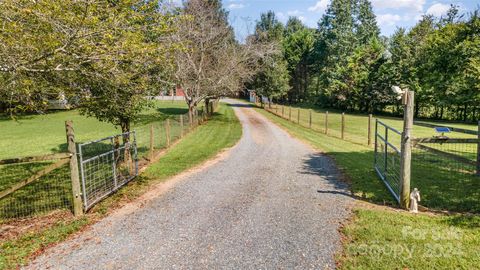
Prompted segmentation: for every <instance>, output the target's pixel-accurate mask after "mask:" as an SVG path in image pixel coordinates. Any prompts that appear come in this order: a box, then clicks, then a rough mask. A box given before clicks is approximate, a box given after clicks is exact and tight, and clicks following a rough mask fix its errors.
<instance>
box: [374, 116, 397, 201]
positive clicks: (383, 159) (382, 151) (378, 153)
mask: <svg viewBox="0 0 480 270" xmlns="http://www.w3.org/2000/svg"><path fill="white" fill-rule="evenodd" d="M401 138H402V133H401V132H400V131H398V130H396V129H394V128H392V127H390V126H388V125H386V124H385V123H383V122H381V121H379V120H378V119H377V120H376V122H375V155H374V166H375V171H376V172H377V174H378V176H379V177H380V179H382V181H383V182H384V183H385V185H386V186H387V188H388V190H389V191H390V193H392V195H393V197H395V199H396V200H397V202H400V185H401V183H400V180H401V179H400V169H401V168H400V161H401V146H400V142H401Z"/></svg>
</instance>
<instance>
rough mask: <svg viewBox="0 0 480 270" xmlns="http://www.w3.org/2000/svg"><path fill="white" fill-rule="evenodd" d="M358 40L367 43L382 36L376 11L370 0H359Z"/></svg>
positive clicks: (360, 42)
mask: <svg viewBox="0 0 480 270" xmlns="http://www.w3.org/2000/svg"><path fill="white" fill-rule="evenodd" d="M356 8H357V14H356V15H357V19H356V20H357V26H356V28H357V29H356V31H357V40H358V42H359V44H367V43H368V42H369V41H370V40H371V39H375V38H378V37H379V36H380V28H378V25H377V20H376V18H375V13H374V12H373V9H372V4H371V3H370V1H369V0H358V3H357V7H356Z"/></svg>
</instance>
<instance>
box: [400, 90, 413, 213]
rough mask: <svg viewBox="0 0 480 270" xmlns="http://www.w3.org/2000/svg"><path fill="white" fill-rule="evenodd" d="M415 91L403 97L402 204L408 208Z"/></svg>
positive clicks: (404, 207)
mask: <svg viewBox="0 0 480 270" xmlns="http://www.w3.org/2000/svg"><path fill="white" fill-rule="evenodd" d="M414 99H415V92H413V91H407V92H406V93H405V94H404V97H403V100H404V101H403V104H404V105H405V110H404V116H403V117H404V118H403V132H402V140H401V160H400V206H401V207H402V208H403V209H407V208H408V206H409V203H410V177H411V166H412V164H411V163H412V127H413V112H414V108H413V107H414V104H415V103H414Z"/></svg>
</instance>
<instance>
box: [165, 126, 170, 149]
mask: <svg viewBox="0 0 480 270" xmlns="http://www.w3.org/2000/svg"><path fill="white" fill-rule="evenodd" d="M165 136H166V139H167V147H169V146H170V119H167V120H166V121H165Z"/></svg>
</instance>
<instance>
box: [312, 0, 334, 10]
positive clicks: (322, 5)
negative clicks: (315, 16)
mask: <svg viewBox="0 0 480 270" xmlns="http://www.w3.org/2000/svg"><path fill="white" fill-rule="evenodd" d="M328 4H330V0H320V1H318V2H317V3H316V4H315V5H314V6H311V7H309V8H308V11H313V12H319V13H322V12H324V11H325V10H326V9H327V7H328Z"/></svg>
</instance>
